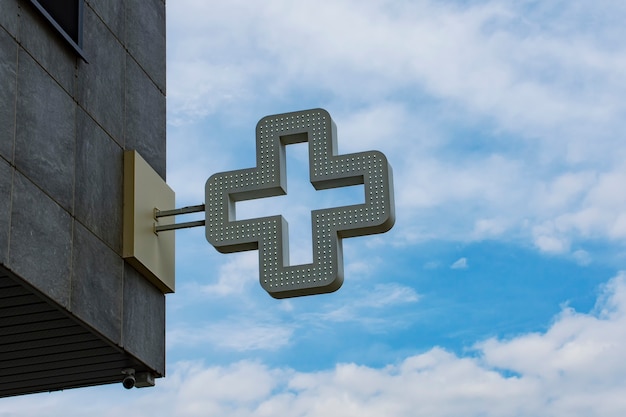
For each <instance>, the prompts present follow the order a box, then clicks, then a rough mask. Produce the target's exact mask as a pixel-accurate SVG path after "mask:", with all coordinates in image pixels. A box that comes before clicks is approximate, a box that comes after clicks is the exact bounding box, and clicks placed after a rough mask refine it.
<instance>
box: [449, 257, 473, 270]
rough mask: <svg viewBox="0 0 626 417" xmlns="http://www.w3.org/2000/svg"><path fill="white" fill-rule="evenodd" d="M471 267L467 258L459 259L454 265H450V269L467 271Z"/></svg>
mask: <svg viewBox="0 0 626 417" xmlns="http://www.w3.org/2000/svg"><path fill="white" fill-rule="evenodd" d="M467 268H469V265H468V263H467V258H459V259H457V260H456V261H455V262H454V263H453V264H452V265H450V269H467Z"/></svg>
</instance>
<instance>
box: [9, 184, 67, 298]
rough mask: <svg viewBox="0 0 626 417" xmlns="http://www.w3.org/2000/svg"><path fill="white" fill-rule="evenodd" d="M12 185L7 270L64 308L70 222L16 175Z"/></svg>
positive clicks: (39, 193) (54, 204)
mask: <svg viewBox="0 0 626 417" xmlns="http://www.w3.org/2000/svg"><path fill="white" fill-rule="evenodd" d="M13 184H14V186H13V200H12V208H11V232H10V245H9V263H8V265H9V268H10V269H12V270H13V272H15V273H16V274H18V275H20V276H21V277H22V278H23V279H24V280H25V281H26V282H28V283H29V284H31V285H32V286H34V287H35V288H37V289H39V290H40V291H41V292H43V293H44V294H46V295H47V296H48V297H50V298H52V299H53V300H55V301H56V302H58V303H59V304H60V305H61V306H63V307H66V308H67V307H68V305H69V294H70V256H71V248H72V220H71V218H70V216H69V215H68V214H67V212H66V211H65V210H63V208H61V207H60V206H59V205H58V204H56V203H55V202H54V201H52V200H51V199H50V198H49V197H48V196H47V195H46V194H44V193H43V192H42V191H41V190H40V189H39V188H37V187H35V185H34V184H33V183H31V182H30V181H29V180H28V179H26V178H25V177H24V176H22V175H21V174H19V173H18V172H15V176H14V178H13Z"/></svg>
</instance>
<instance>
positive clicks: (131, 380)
mask: <svg viewBox="0 0 626 417" xmlns="http://www.w3.org/2000/svg"><path fill="white" fill-rule="evenodd" d="M122 373H123V374H124V375H125V376H124V379H123V380H122V385H123V386H124V388H126V389H131V388H133V387H134V386H135V370H134V369H132V368H128V369H123V370H122Z"/></svg>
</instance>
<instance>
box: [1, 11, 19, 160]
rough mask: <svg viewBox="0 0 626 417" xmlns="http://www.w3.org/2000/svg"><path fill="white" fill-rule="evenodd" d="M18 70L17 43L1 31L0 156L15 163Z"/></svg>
mask: <svg viewBox="0 0 626 417" xmlns="http://www.w3.org/2000/svg"><path fill="white" fill-rule="evenodd" d="M0 1H3V2H7V1H8V2H12V1H11V0H0ZM0 14H1V13H0ZM16 68H17V43H15V41H14V40H13V39H12V38H11V37H10V36H9V35H8V34H7V33H6V32H5V31H3V30H0V83H1V84H0V156H3V157H4V158H5V159H6V160H7V161H13V143H14V139H15V84H16V70H15V69H16Z"/></svg>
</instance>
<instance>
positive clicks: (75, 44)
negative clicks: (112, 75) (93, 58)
mask: <svg viewBox="0 0 626 417" xmlns="http://www.w3.org/2000/svg"><path fill="white" fill-rule="evenodd" d="M29 1H30V3H31V4H32V5H33V6H35V8H36V9H37V10H38V11H39V12H40V13H41V14H42V15H43V16H44V17H45V18H46V20H48V22H50V24H51V25H52V26H53V27H54V28H55V29H56V31H57V32H59V34H60V35H61V36H62V37H63V39H65V41H66V42H67V43H69V45H70V46H71V47H72V49H74V51H76V53H77V54H78V56H80V58H81V59H82V60H83V61H85V62H87V58H86V57H85V52H84V50H83V12H84V7H85V2H84V0H77V3H76V6H77V7H78V13H77V14H78V21H77V22H76V25H77V36H76V39H74V38H73V37H72V36H70V34H68V33H67V31H66V29H65V28H64V27H63V26H61V24H59V22H57V20H56V19H55V18H54V17H52V15H51V14H50V13H49V12H48V10H47V9H46V7H45V6H43V5H42V4H41V3H40V2H39V0H29Z"/></svg>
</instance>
